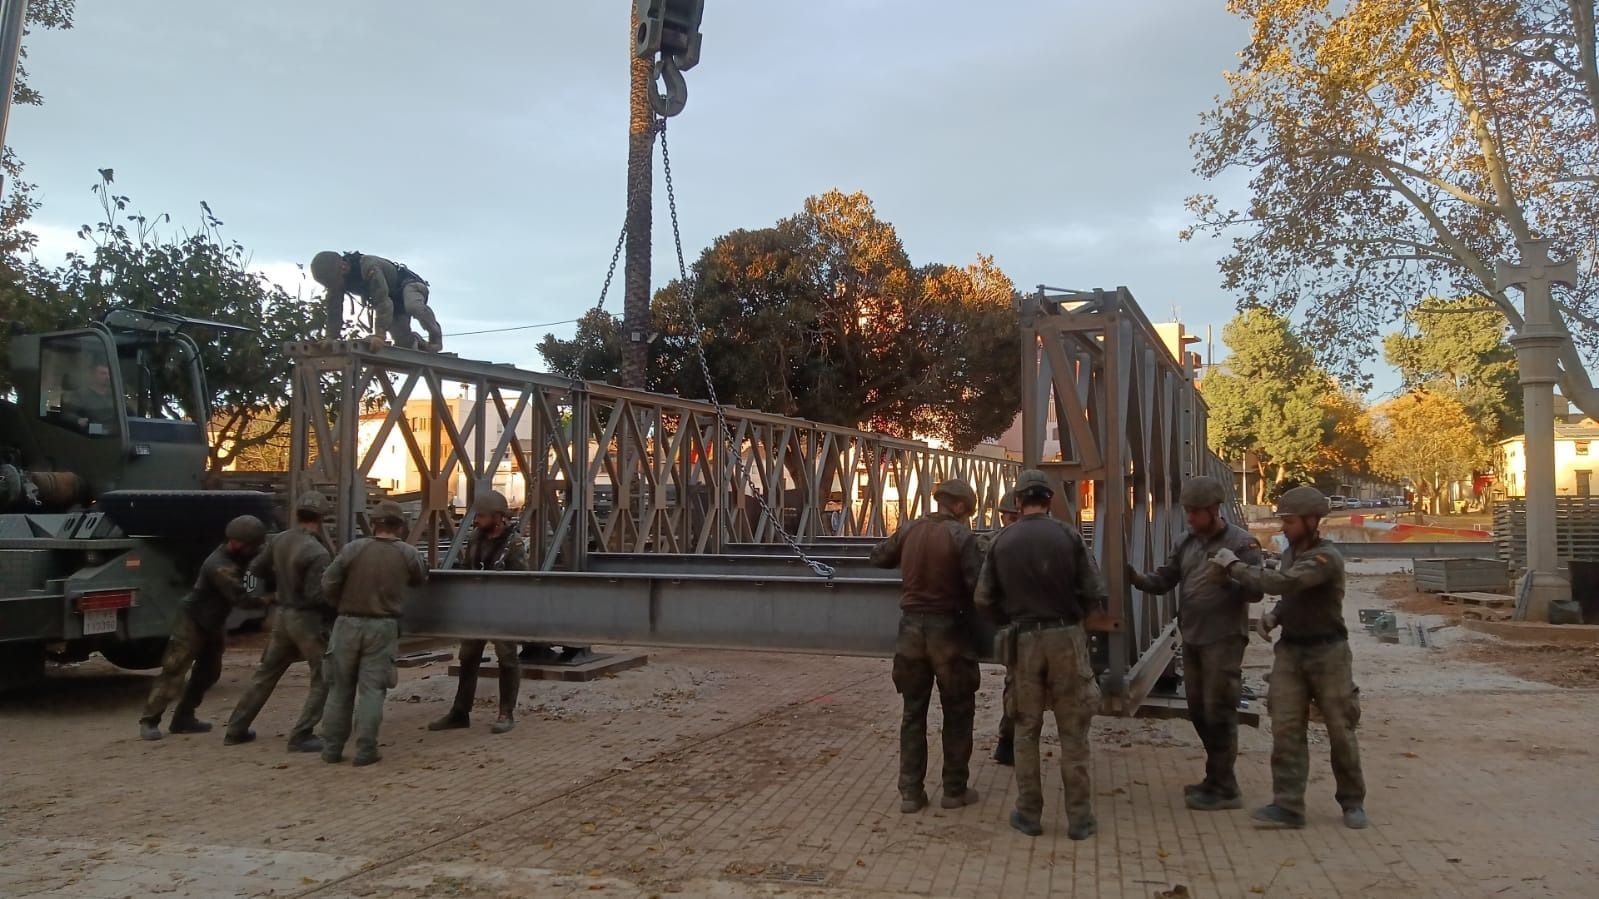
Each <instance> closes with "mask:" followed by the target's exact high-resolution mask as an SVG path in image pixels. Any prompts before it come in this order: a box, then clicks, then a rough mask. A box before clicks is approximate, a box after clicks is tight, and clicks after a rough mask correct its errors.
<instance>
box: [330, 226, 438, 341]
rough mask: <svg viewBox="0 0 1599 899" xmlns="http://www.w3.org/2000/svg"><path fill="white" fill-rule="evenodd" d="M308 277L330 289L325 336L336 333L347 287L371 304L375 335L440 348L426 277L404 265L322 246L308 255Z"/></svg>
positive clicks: (436, 323) (333, 336)
mask: <svg viewBox="0 0 1599 899" xmlns="http://www.w3.org/2000/svg"><path fill="white" fill-rule="evenodd" d="M311 277H312V278H314V279H315V280H316V282H317V283H318V284H321V285H322V286H323V287H325V288H327V291H328V292H327V296H326V298H325V299H324V302H325V303H326V306H327V333H328V339H330V340H331V339H334V338H336V337H338V335H339V329H340V326H341V325H342V324H343V322H344V310H343V306H344V295H345V294H347V293H348V294H354V295H356V296H358V297H360V298H361V300H362V302H364V303H366V304H367V305H368V306H371V307H372V330H373V335H372V336H373V337H379V338H380V337H382V336H383V333H384V332H385V331H387V332H388V334H389V336H390V338H392V339H393V341H394V345H395V346H400V347H406V348H411V347H416V348H418V349H423V350H427V351H429V352H434V353H436V352H438V351H439V350H441V349H443V348H444V333H443V332H442V331H441V330H439V322H438V319H436V318H434V317H433V310H432V309H430V308H428V282H426V281H424V280H422V278H421V277H420V276H419V275H417V274H416V273H415V272H413V271H411V270H410V269H408V268H406V267H405V266H403V265H401V264H399V263H397V262H390V261H389V260H387V259H384V258H383V257H382V256H372V255H370V254H363V253H344V254H342V255H340V254H339V253H334V252H332V251H330V250H324V251H322V252H320V253H318V254H316V256H314V257H313V258H312V259H311ZM413 318H414V319H416V320H417V322H418V323H419V324H421V325H422V327H423V328H424V329H425V330H426V331H427V332H428V339H427V341H426V342H424V343H422V344H420V346H418V345H417V338H416V335H415V334H412V333H411V319H413Z"/></svg>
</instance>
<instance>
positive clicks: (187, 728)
mask: <svg viewBox="0 0 1599 899" xmlns="http://www.w3.org/2000/svg"><path fill="white" fill-rule="evenodd" d="M167 732H168V733H173V734H208V733H210V732H211V722H209V721H201V720H200V719H198V718H196V717H194V716H193V715H186V716H184V717H182V718H173V719H172V723H171V724H169V725H167Z"/></svg>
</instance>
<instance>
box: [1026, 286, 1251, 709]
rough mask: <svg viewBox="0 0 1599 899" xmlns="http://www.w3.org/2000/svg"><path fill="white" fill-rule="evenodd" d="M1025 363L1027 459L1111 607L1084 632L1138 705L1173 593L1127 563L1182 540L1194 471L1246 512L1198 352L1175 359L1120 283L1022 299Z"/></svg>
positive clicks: (1155, 560)
mask: <svg viewBox="0 0 1599 899" xmlns="http://www.w3.org/2000/svg"><path fill="white" fill-rule="evenodd" d="M1184 355H1185V356H1186V355H1187V354H1186V353H1184ZM1021 361H1022V397H1023V398H1022V424H1023V444H1024V446H1023V460H1024V463H1023V464H1024V465H1026V466H1027V467H1030V468H1031V467H1036V468H1040V469H1042V470H1044V471H1046V472H1048V473H1049V474H1050V475H1051V477H1052V478H1054V479H1055V480H1056V481H1057V483H1058V484H1059V487H1060V489H1058V490H1057V497H1058V499H1057V509H1056V514H1057V515H1058V516H1060V517H1063V518H1066V519H1068V520H1071V521H1074V522H1075V523H1076V524H1077V525H1078V527H1079V528H1081V529H1082V530H1083V531H1084V533H1085V535H1087V534H1092V539H1091V540H1090V543H1091V547H1092V551H1093V555H1094V558H1095V559H1096V561H1097V562H1098V563H1099V566H1100V571H1101V573H1102V574H1103V576H1104V578H1105V581H1106V584H1107V587H1108V588H1109V592H1110V607H1109V609H1107V610H1106V611H1105V612H1104V613H1102V614H1097V615H1094V616H1092V617H1091V618H1090V620H1089V630H1090V631H1091V632H1093V633H1094V635H1095V644H1096V647H1097V648H1098V650H1099V651H1100V652H1101V653H1103V655H1104V663H1105V668H1106V681H1107V687H1108V690H1107V692H1108V693H1110V694H1114V695H1121V696H1124V697H1126V698H1127V701H1128V702H1130V703H1131V704H1132V705H1137V704H1138V702H1140V701H1142V699H1143V697H1144V696H1145V695H1147V694H1148V690H1149V688H1150V687H1151V686H1153V684H1154V681H1155V679H1156V678H1158V677H1159V676H1160V674H1161V672H1162V671H1164V670H1165V668H1166V667H1167V665H1168V664H1169V663H1170V660H1171V657H1172V653H1173V651H1174V649H1175V642H1176V639H1177V637H1176V621H1177V603H1178V596H1177V595H1176V594H1175V593H1172V594H1168V595H1165V596H1151V595H1148V594H1145V593H1143V592H1141V591H1136V590H1134V589H1133V588H1132V585H1131V584H1130V583H1129V581H1128V578H1127V574H1126V570H1127V568H1128V567H1129V566H1131V567H1132V568H1135V569H1138V570H1140V571H1150V570H1153V569H1154V568H1155V567H1156V566H1158V565H1159V564H1160V563H1161V562H1163V561H1165V559H1166V558H1167V556H1168V555H1169V554H1170V553H1171V551H1172V549H1173V548H1174V547H1175V546H1176V544H1177V542H1178V541H1180V540H1181V539H1182V535H1183V532H1184V530H1185V528H1186V522H1185V520H1184V516H1183V508H1182V506H1181V504H1180V503H1179V502H1178V492H1179V490H1180V489H1181V487H1182V482H1183V481H1184V479H1186V478H1189V477H1192V476H1195V475H1200V474H1208V475H1212V476H1215V477H1217V478H1219V479H1220V480H1221V482H1222V484H1223V485H1224V486H1225V487H1226V489H1227V491H1228V496H1229V499H1228V501H1227V507H1228V509H1229V510H1230V511H1231V514H1232V516H1233V519H1232V520H1234V521H1241V520H1242V518H1241V515H1240V514H1239V513H1240V511H1241V510H1240V509H1239V507H1238V504H1237V502H1236V500H1235V499H1234V498H1233V497H1232V477H1231V473H1230V471H1229V469H1228V467H1227V465H1226V463H1225V462H1223V461H1222V460H1221V459H1220V458H1218V457H1217V456H1216V455H1215V454H1214V453H1212V452H1211V451H1210V449H1209V447H1208V446H1207V444H1206V433H1205V432H1206V411H1205V404H1204V400H1203V399H1202V398H1201V397H1200V395H1199V392H1198V390H1197V388H1196V386H1195V381H1194V374H1195V372H1194V366H1193V362H1192V360H1191V359H1187V358H1185V359H1178V358H1176V357H1174V356H1173V354H1172V352H1171V351H1170V350H1169V349H1168V348H1167V346H1166V344H1165V341H1164V340H1162V338H1161V337H1160V335H1159V333H1158V332H1157V331H1156V329H1155V327H1154V325H1152V324H1151V323H1150V322H1149V320H1148V319H1147V318H1145V316H1144V314H1143V312H1142V311H1141V310H1140V309H1139V308H1138V304H1137V303H1136V302H1135V301H1134V299H1133V296H1132V294H1131V293H1130V292H1129V291H1128V290H1127V289H1126V288H1117V289H1116V290H1114V291H1106V290H1094V291H1082V292H1079V291H1058V290H1053V289H1051V288H1043V287H1041V288H1039V290H1038V291H1037V292H1036V293H1035V294H1032V295H1031V296H1028V297H1024V298H1023V303H1022V360H1021ZM1057 441H1058V446H1059V449H1058V450H1054V449H1053V448H1052V447H1051V446H1049V444H1052V443H1056V442H1057ZM1085 498H1086V499H1087V501H1088V502H1089V503H1091V504H1092V505H1091V506H1090V507H1089V508H1084V499H1085Z"/></svg>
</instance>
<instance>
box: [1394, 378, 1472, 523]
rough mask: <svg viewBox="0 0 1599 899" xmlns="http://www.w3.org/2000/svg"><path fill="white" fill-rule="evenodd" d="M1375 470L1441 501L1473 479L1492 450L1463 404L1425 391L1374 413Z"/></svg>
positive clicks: (1436, 502)
mask: <svg viewBox="0 0 1599 899" xmlns="http://www.w3.org/2000/svg"><path fill="white" fill-rule="evenodd" d="M1370 422H1371V424H1370V427H1371V431H1372V434H1373V437H1374V445H1373V447H1372V451H1371V465H1372V468H1373V469H1374V470H1375V471H1377V472H1378V473H1379V474H1382V475H1385V476H1387V477H1391V478H1394V479H1396V480H1406V481H1409V482H1410V483H1411V484H1412V485H1414V487H1415V489H1416V491H1417V493H1418V494H1420V495H1421V496H1423V497H1427V498H1429V499H1431V500H1432V502H1433V511H1434V512H1439V511H1442V510H1441V509H1440V508H1439V502H1440V498H1441V495H1442V489H1443V487H1444V486H1445V485H1447V484H1449V483H1451V482H1454V481H1458V480H1463V479H1466V478H1469V477H1471V475H1472V472H1473V471H1475V470H1477V469H1478V468H1479V467H1481V466H1482V465H1483V464H1484V463H1486V462H1487V460H1488V447H1487V445H1486V444H1484V443H1483V441H1482V437H1481V436H1480V435H1479V434H1478V432H1477V428H1476V423H1475V422H1473V421H1472V419H1471V415H1470V413H1468V412H1467V411H1466V407H1465V406H1463V405H1461V404H1460V401H1458V400H1456V399H1454V398H1453V397H1449V396H1444V395H1442V394H1437V393H1431V392H1428V391H1425V390H1422V391H1416V392H1414V393H1409V394H1406V395H1404V396H1401V397H1398V398H1395V399H1392V400H1389V401H1388V402H1386V403H1383V404H1381V405H1379V406H1376V407H1375V408H1373V409H1372V410H1371V416H1370Z"/></svg>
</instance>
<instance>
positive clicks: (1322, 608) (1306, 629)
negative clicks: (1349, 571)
mask: <svg viewBox="0 0 1599 899" xmlns="http://www.w3.org/2000/svg"><path fill="white" fill-rule="evenodd" d="M1232 575H1233V577H1234V578H1237V579H1238V581H1240V582H1241V583H1243V584H1244V585H1245V586H1248V587H1251V588H1253V589H1256V590H1259V591H1261V592H1262V593H1270V594H1272V595H1274V596H1281V597H1282V602H1279V603H1278V604H1277V608H1276V615H1277V621H1278V623H1279V624H1281V625H1282V628H1283V639H1285V640H1287V641H1289V642H1293V641H1296V640H1317V639H1326V638H1330V637H1340V636H1348V634H1349V629H1348V628H1347V627H1345V626H1344V557H1343V556H1342V555H1341V554H1340V553H1339V552H1338V548H1337V547H1335V546H1334V545H1333V544H1332V542H1331V541H1329V540H1326V539H1322V538H1317V540H1316V542H1315V543H1312V544H1311V545H1310V546H1307V547H1304V548H1300V547H1296V546H1290V547H1288V549H1287V551H1286V552H1284V553H1283V557H1282V563H1281V566H1280V567H1279V569H1278V570H1277V571H1271V570H1268V569H1266V568H1262V567H1261V566H1259V565H1250V566H1248V567H1245V566H1242V565H1235V566H1233V569H1232Z"/></svg>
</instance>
